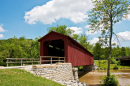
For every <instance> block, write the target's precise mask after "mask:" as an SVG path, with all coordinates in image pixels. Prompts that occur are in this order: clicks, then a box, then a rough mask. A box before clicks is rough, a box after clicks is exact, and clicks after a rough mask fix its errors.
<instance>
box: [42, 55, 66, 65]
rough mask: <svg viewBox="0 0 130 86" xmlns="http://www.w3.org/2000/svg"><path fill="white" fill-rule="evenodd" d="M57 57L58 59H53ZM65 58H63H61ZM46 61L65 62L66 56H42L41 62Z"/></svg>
mask: <svg viewBox="0 0 130 86" xmlns="http://www.w3.org/2000/svg"><path fill="white" fill-rule="evenodd" d="M53 58H54V59H57V60H53ZM61 59H63V60H61ZM42 62H43V63H44V62H49V63H50V64H52V63H53V62H64V63H65V57H56V56H40V64H41V63H42Z"/></svg>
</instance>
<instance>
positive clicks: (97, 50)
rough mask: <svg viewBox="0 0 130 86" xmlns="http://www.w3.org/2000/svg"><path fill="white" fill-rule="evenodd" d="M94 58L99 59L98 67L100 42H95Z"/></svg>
mask: <svg viewBox="0 0 130 86" xmlns="http://www.w3.org/2000/svg"><path fill="white" fill-rule="evenodd" d="M93 52H94V59H97V60H99V67H100V57H101V44H100V43H98V42H97V43H96V44H95V47H94V51H93Z"/></svg>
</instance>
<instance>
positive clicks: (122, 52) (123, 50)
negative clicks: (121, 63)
mask: <svg viewBox="0 0 130 86" xmlns="http://www.w3.org/2000/svg"><path fill="white" fill-rule="evenodd" d="M121 56H122V57H123V56H126V50H125V47H122V48H121Z"/></svg>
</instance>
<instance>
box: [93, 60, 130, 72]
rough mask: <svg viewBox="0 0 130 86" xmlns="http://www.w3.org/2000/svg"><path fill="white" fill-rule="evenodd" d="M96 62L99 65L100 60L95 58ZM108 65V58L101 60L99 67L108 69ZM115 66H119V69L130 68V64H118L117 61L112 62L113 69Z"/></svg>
mask: <svg viewBox="0 0 130 86" xmlns="http://www.w3.org/2000/svg"><path fill="white" fill-rule="evenodd" d="M94 62H95V64H96V65H97V66H98V67H99V60H94ZM107 66H108V61H107V60H100V67H99V68H98V69H101V70H103V69H107ZM115 66H117V67H118V69H130V66H121V65H118V64H117V63H115V64H110V69H113V68H114V67H115Z"/></svg>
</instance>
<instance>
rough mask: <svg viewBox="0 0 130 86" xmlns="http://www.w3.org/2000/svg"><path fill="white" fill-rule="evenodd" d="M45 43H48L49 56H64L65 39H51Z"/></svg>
mask: <svg viewBox="0 0 130 86" xmlns="http://www.w3.org/2000/svg"><path fill="white" fill-rule="evenodd" d="M45 44H46V45H47V48H48V49H47V54H48V55H47V56H57V57H64V41H63V40H61V39H59V40H51V41H46V42H45Z"/></svg>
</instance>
